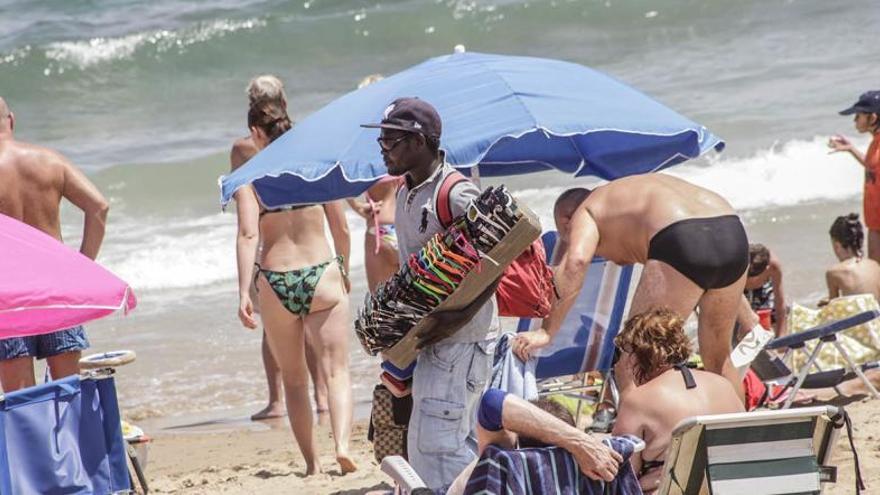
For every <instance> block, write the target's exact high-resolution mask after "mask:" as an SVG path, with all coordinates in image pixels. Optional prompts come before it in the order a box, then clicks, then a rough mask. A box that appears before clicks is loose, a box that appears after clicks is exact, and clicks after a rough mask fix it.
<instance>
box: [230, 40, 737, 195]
mask: <svg viewBox="0 0 880 495" xmlns="http://www.w3.org/2000/svg"><path fill="white" fill-rule="evenodd" d="M402 96H417V97H419V98H421V99H423V100H426V101H428V102H430V103H431V104H432V105H434V106H435V107H436V108H437V111H438V112H439V113H440V117H441V118H442V120H443V136H442V139H441V147H442V148H443V149H444V150H445V151H446V159H447V160H448V161H449V163H451V164H452V165H453V166H455V167H457V168H460V169H470V168H471V167H474V166H477V167H478V170H477V172H478V173H479V175H480V176H482V177H491V176H507V175H516V174H525V173H531V172H538V171H544V170H552V169H556V170H559V171H562V172H564V173H566V174H569V175H572V176H574V177H581V176H587V175H592V176H597V177H600V178H602V179H607V180H612V179H616V178H619V177H623V176H627V175H632V174H639V173H645V172H651V171H655V170H659V169H662V168H665V167H669V166H671V165H675V164H677V163H680V162H683V161H685V160H688V159H691V158H695V157H697V156H700V155H701V154H703V153H704V152H706V151H708V150H710V149H715V150H717V151H721V149H723V148H724V143H723V141H721V140H720V139H719V138H718V137H716V136H715V135H713V134H712V133H711V132H709V130H708V129H706V128H705V127H703V126H701V125H699V124H697V123H695V122H693V121H691V120H689V119H687V118H685V117H683V116H682V115H679V114H678V113H676V112H674V111H672V110H671V109H669V108H667V107H666V106H664V105H662V104H660V103H658V102H657V101H654V100H653V99H651V98H650V97H648V96H646V95H644V94H642V93H641V92H639V91H637V90H635V89H633V88H631V87H629V86H627V85H626V84H623V83H621V82H620V81H617V80H615V79H613V78H611V77H609V76H607V75H605V74H602V73H601V72H598V71H595V70H593V69H590V68H588V67H584V66H582V65H578V64H574V63H570V62H563V61H559V60H551V59H543V58H533V57H513V56H504V55H491V54H483V53H472V52H471V53H454V54H452V55H446V56H441V57H436V58H432V59H429V60H427V61H425V62H423V63H421V64H419V65H416V66H414V67H412V68H410V69H407V70H405V71H403V72H400V73H398V74H395V75H393V76H391V77H388V78H386V79H384V80H382V81H379V82H376V83H374V84H372V85H370V86H367V87H365V88H362V89H359V90H356V91H353V92H351V93H348V94H346V95H344V96H342V97H340V98H338V99H336V100H334V101H333V102H331V103H330V104H328V105H327V106H325V107H324V108H322V109H321V110H319V111H317V112H315V113H314V114H312V115H310V116H309V117H308V118H306V119H305V120H303V121H302V122H300V123H298V124H297V125H296V126H294V128H293V129H291V130H290V131H288V132H287V133H286V134H284V135H283V136H281V137H280V138H278V139H277V140H275V141H274V142H273V143H272V144H271V145H269V146H268V147H267V148H266V149H264V150H263V151H261V152H260V153H259V154H257V155H256V156H255V157H253V158H252V159H251V160H250V161H249V162H248V163H247V164H245V165H244V166H243V167H241V168H239V169H238V170H236V171H235V172H233V173H231V174H230V175H228V176H225V177H222V178H221V184H220V185H221V203H222V204H223V205H224V206H225V205H226V204H227V203H228V202H229V201H230V199H231V198H232V195H233V194H234V193H235V191H236V190H237V189H238V188H239V187H241V186H242V185H245V184H250V183H252V184H253V185H254V187H255V189H256V191H257V194H258V196H259V197H260V200H261V201H262V202H263V204H264V205H265V206H267V207H269V208H276V207H281V206H284V205H293V204H304V203H320V202H326V201H331V200H335V199H340V198H346V197H353V196H357V195H359V194H361V193H363V192H364V191H365V190H366V189H367V188H369V187H370V185H371V184H373V183H374V182H375V181H376V180H378V179H379V178H381V177H382V176H383V175H385V174H386V169H385V165H384V162H383V161H382V156H381V154H380V151H379V145H378V143H376V138H377V137H378V135H379V131H378V130H377V129H364V128H361V127H360V124H363V123H368V122H379V121H380V120H381V118H382V112H383V111H384V110H385V108H386V107H387V106H388V104H389V103H391V102H392V101H393V100H394V99H396V98H398V97H402ZM465 172H469V171H468V170H465Z"/></svg>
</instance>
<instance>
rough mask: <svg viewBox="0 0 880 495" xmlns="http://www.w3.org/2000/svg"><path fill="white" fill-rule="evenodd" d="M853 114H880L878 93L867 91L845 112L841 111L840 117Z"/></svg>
mask: <svg viewBox="0 0 880 495" xmlns="http://www.w3.org/2000/svg"><path fill="white" fill-rule="evenodd" d="M854 113H877V114H880V91H867V92H865V93H862V96H859V101H857V102H855V103H854V104H853V106H851V107H849V108H847V109H846V110H841V111H840V115H852V114H854Z"/></svg>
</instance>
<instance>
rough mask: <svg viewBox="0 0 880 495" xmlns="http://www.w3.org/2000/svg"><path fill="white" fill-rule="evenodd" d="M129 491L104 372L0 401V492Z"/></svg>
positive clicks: (121, 443) (113, 400)
mask: <svg viewBox="0 0 880 495" xmlns="http://www.w3.org/2000/svg"><path fill="white" fill-rule="evenodd" d="M129 490H131V479H130V478H129V471H128V466H127V464H126V445H125V442H124V440H123V437H122V429H121V427H120V418H119V406H118V403H117V400H116V388H115V383H114V380H113V377H112V374H111V373H109V372H104V373H99V372H93V373H90V374H89V376H88V377H86V378H80V377H79V376H71V377H67V378H63V379H60V380H54V381H51V382H48V383H45V384H42V385H36V386H34V387H29V388H26V389H22V390H17V391H15V392H10V393H9V394H6V396H5V397H0V494H3V495H6V494H30V493H39V494H47V495H51V494H74V493H77V494H79V493H83V494H85V493H88V494H112V493H128V492H129Z"/></svg>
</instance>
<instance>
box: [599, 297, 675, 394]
mask: <svg viewBox="0 0 880 495" xmlns="http://www.w3.org/2000/svg"><path fill="white" fill-rule="evenodd" d="M614 343H615V344H616V345H617V347H618V348H619V349H620V350H621V351H623V352H626V353H628V354H632V355H633V356H634V357H635V369H634V370H633V372H634V375H635V378H636V382H637V383H640V384H641V383H645V382H647V381H648V380H650V379H651V378H652V377H653V376H654V375H655V373H656V372H657V370H659V369H662V368H665V367H667V366H671V365H673V364H676V363H681V362H683V361H686V360H687V359H688V357H689V356H690V355H691V343H690V340H689V339H688V338H687V335H685V333H684V320H682V318H681V317H680V316H678V315H677V314H676V313H674V312H672V311H671V310H669V309H667V308H656V309H650V310H648V311H645V312H644V313H640V314H637V315H635V316H633V317H631V318H630V319H629V320H628V321H627V322H626V326H625V327H624V329H623V332H622V333H621V334H620V335H618V336H617V338H615V339H614Z"/></svg>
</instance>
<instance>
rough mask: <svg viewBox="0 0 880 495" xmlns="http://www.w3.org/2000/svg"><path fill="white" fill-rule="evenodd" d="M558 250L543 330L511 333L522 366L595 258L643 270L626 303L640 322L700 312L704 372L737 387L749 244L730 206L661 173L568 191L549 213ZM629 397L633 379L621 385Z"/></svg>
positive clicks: (548, 335) (552, 328) (556, 324)
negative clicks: (737, 328)
mask: <svg viewBox="0 0 880 495" xmlns="http://www.w3.org/2000/svg"><path fill="white" fill-rule="evenodd" d="M554 217H555V220H556V226H557V229H558V230H559V246H558V249H559V250H560V251H561V252H562V255H561V258H560V261H559V266H558V268H557V269H556V271H555V276H554V278H555V280H556V285H557V289H558V291H559V294H561V297H560V299H559V301H557V303H556V304H554V306H553V309H552V310H551V312H550V315H548V317H547V318H545V319H544V321H543V324H542V328H541V329H538V330H535V331H530V332H522V333H520V334H518V335H517V337H516V339H515V341H514V344H513V350H514V352H515V353H516V354H517V355H518V356H519V357H520V358H521V359H528V358H529V357H530V356H531V355H532V353H533V352H534V351H536V350H537V349H540V348H542V347H544V346H546V345H548V344H549V343H550V341H551V340H552V339H553V336H554V335H555V334H556V333H557V332H558V331H559V328H560V327H561V325H562V322H563V321H564V319H565V316H566V315H567V314H568V312H569V310H570V309H571V308H572V307H573V305H574V302H575V300H576V297H577V294H578V293H579V292H580V291H581V289H582V287H583V283H584V277H585V275H586V272H587V268H588V267H589V265H590V263H591V261H592V260H593V257H594V256H596V255H598V256H601V257H603V258H605V259H607V260H611V261H613V262H615V263H618V264H622V265H629V264H635V263H640V264H643V265H644V269H643V270H642V274H641V277H640V279H639V284H638V286H637V287H636V292H635V294H634V295H633V298H632V302H631V304H630V312H631V313H632V314H637V313H640V312H643V311H646V310H648V309H652V308H658V307H665V308H668V309H671V310H672V311H674V312H675V313H677V314H679V315H680V316H681V317H682V318H687V317H688V316H689V315H690V314H691V313H693V311H694V308H697V307H699V309H700V314H699V330H698V333H699V344H700V353H701V355H702V357H703V362H704V364H705V366H706V369H707V370H709V371H712V372H714V373H719V374H723V375H724V376H725V377H726V378H727V379H728V380H729V381H730V382H731V383H733V384H734V385H736V386H739V377H738V375H737V374H736V370H735V369H734V368H733V364H732V363H731V361H730V341H731V334H732V332H733V326H734V322H735V320H736V315H737V309H738V306H739V303H740V301H741V300H742V291H743V286H744V285H745V279H746V270H747V268H748V264H749V256H748V254H749V244H748V238H747V236H746V232H745V228H744V227H743V224H742V222H741V221H740V219H739V217H738V216H736V214H735V212H734V210H733V207H731V206H730V204H729V203H728V202H727V201H725V200H724V199H723V198H722V197H721V196H719V195H717V194H715V193H713V192H711V191H708V190H706V189H703V188H701V187H698V186H695V185H693V184H689V183H687V182H685V181H683V180H681V179H677V178H675V177H671V176H668V175H663V174H650V175H639V176H633V177H626V178H622V179H617V180H614V181H612V182H610V183H608V184H606V185H603V186H601V187H598V188H596V189H595V190H593V191H590V190H588V189H571V190H568V191H565V192H564V193H562V195H560V197H559V199H558V200H557V202H556V205H555V207H554ZM618 378H619V379H618V385H619V386H620V388H621V389H625V388H627V387H628V386H630V384H631V377H628V376H621V377H618Z"/></svg>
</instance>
